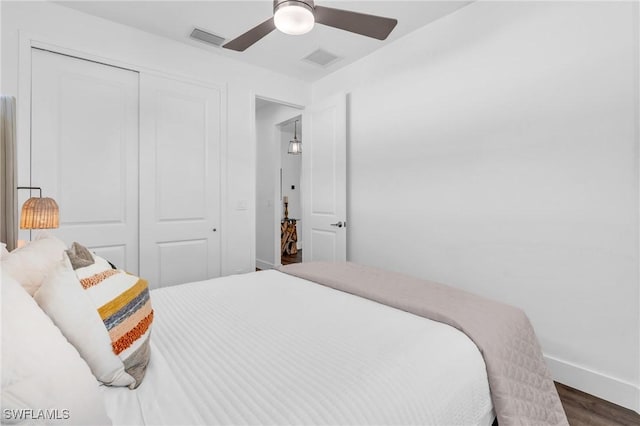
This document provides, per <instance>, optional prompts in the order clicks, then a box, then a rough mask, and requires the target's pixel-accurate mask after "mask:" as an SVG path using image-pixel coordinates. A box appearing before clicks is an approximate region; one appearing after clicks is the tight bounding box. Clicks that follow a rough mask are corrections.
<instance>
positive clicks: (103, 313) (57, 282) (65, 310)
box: [35, 253, 154, 389]
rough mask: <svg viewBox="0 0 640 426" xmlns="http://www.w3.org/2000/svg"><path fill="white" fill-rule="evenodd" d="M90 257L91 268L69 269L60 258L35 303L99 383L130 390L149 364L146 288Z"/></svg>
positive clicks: (150, 315)
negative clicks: (85, 363)
mask: <svg viewBox="0 0 640 426" xmlns="http://www.w3.org/2000/svg"><path fill="white" fill-rule="evenodd" d="M92 256H93V259H94V263H93V264H91V265H89V266H84V267H79V265H78V264H77V263H76V264H75V268H74V264H73V263H72V262H71V261H70V260H69V257H68V255H67V253H65V255H64V259H63V260H62V262H61V263H60V264H59V265H58V266H57V267H56V268H55V269H54V270H53V271H52V272H51V273H50V274H49V276H48V277H47V279H46V280H45V282H44V283H43V285H42V287H41V288H40V290H39V291H38V293H36V295H35V299H36V301H37V302H38V304H39V305H40V306H41V307H42V309H43V310H44V311H45V312H46V313H47V314H48V315H49V316H50V317H51V319H52V320H53V321H54V323H56V325H57V326H58V328H60V330H61V331H62V333H63V334H64V335H65V337H66V338H67V340H69V342H71V343H72V344H73V345H74V346H75V347H76V349H78V352H80V355H82V357H83V358H84V359H85V361H86V362H87V364H88V365H89V367H90V368H91V371H92V372H93V374H94V375H95V376H96V378H97V379H98V380H99V381H101V382H102V383H104V384H106V385H110V386H128V387H129V388H131V389H134V388H136V387H138V386H139V385H140V383H141V382H142V379H143V378H144V373H145V371H146V368H147V364H148V363H149V359H150V346H149V338H150V335H151V324H152V322H153V314H154V312H153V308H152V307H151V300H150V298H149V288H148V285H147V282H146V281H145V280H143V279H141V278H138V277H136V276H135V275H131V274H128V273H126V272H124V271H121V270H117V269H112V268H111V266H110V264H109V262H107V261H106V260H105V259H103V258H101V257H99V256H96V255H92Z"/></svg>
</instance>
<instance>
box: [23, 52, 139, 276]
mask: <svg viewBox="0 0 640 426" xmlns="http://www.w3.org/2000/svg"><path fill="white" fill-rule="evenodd" d="M31 101H32V102H31V108H32V111H31V116H32V119H31V126H32V131H31V134H32V137H31V183H30V186H39V187H42V191H43V195H44V196H49V197H53V198H54V199H55V200H56V201H57V202H58V205H59V206H60V228H59V229H56V230H52V231H51V232H52V233H54V234H56V235H57V236H58V237H59V238H61V239H62V240H64V241H65V242H66V243H67V244H70V243H71V242H73V241H78V242H80V243H81V244H83V245H86V246H87V247H89V248H90V249H91V250H92V251H95V252H96V253H98V254H100V255H103V256H104V257H106V258H107V259H108V260H110V261H111V262H113V263H114V264H116V265H117V266H118V267H120V268H123V269H126V270H128V271H130V272H132V273H137V272H138V147H139V144H138V138H139V136H138V133H139V127H138V73H136V72H133V71H128V70H123V69H121V68H115V67H111V66H108V65H104V64H99V63H95V62H91V61H86V60H82V59H77V58H73V57H69V56H65V55H61V54H56V53H52V52H48V51H43V50H39V49H32V100H31ZM21 184H24V185H26V184H27V183H21ZM33 195H37V194H36V193H34V194H33Z"/></svg>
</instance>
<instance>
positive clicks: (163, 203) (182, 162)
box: [140, 74, 222, 287]
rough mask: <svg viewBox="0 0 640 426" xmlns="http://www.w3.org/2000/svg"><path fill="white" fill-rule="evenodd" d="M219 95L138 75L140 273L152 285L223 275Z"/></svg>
mask: <svg viewBox="0 0 640 426" xmlns="http://www.w3.org/2000/svg"><path fill="white" fill-rule="evenodd" d="M221 100H222V98H221V92H220V90H218V89H215V88H209V87H203V86H199V85H193V84H187V83H184V82H181V81H176V80H171V79H166V78H160V77H156V76H149V75H145V74H143V75H141V77H140V102H141V128H140V130H141V132H140V156H141V161H140V274H141V275H142V276H144V277H146V278H147V279H148V280H149V283H150V285H151V286H152V287H164V286H169V285H174V284H180V283H184V282H189V281H197V280H204V279H207V278H213V277H217V276H219V275H220V230H219V229H218V228H219V226H220V222H219V221H220V140H221V113H222V109H221V108H222V107H221Z"/></svg>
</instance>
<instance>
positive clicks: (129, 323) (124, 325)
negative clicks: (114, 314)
mask: <svg viewBox="0 0 640 426" xmlns="http://www.w3.org/2000/svg"><path fill="white" fill-rule="evenodd" d="M151 310H152V309H151V301H150V300H147V302H146V303H145V304H144V306H142V307H141V308H140V309H138V310H137V311H135V312H134V313H133V314H132V315H131V316H130V317H128V318H127V319H125V320H124V321H123V322H121V323H120V324H118V325H117V326H115V327H113V328H112V329H111V330H109V337H111V341H112V342H115V341H117V340H118V339H119V338H121V337H122V336H124V335H125V334H127V333H128V332H129V330H131V329H132V328H134V327H135V326H136V324H138V323H139V322H140V321H142V320H143V319H144V318H145V317H146V316H148V315H149V314H150V313H151Z"/></svg>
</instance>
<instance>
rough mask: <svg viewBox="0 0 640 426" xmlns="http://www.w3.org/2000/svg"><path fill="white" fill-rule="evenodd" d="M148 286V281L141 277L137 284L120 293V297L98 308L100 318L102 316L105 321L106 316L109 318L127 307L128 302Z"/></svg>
mask: <svg viewBox="0 0 640 426" xmlns="http://www.w3.org/2000/svg"><path fill="white" fill-rule="evenodd" d="M146 288H147V281H146V280H143V279H142V278H140V279H139V280H138V282H137V283H136V284H135V285H133V286H132V287H130V288H128V289H127V290H125V291H124V292H122V293H120V295H119V296H118V297H116V298H115V299H113V300H111V301H110V302H109V303H106V304H104V305H102V306H101V307H100V308H98V313H99V314H100V318H102V320H103V321H104V320H105V319H106V318H109V317H110V316H111V315H113V314H114V313H116V312H118V311H119V310H120V309H122V308H123V307H125V306H126V305H127V303H129V302H130V301H132V300H133V299H135V298H136V296H138V295H139V294H140V293H142V292H143V291H144V290H145V289H146Z"/></svg>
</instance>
